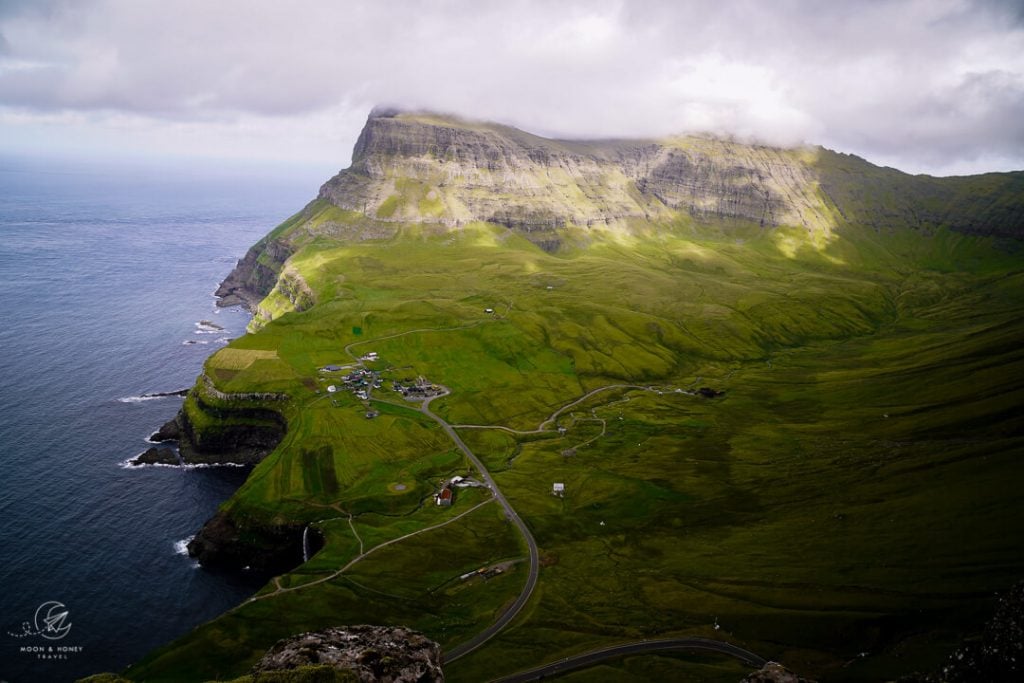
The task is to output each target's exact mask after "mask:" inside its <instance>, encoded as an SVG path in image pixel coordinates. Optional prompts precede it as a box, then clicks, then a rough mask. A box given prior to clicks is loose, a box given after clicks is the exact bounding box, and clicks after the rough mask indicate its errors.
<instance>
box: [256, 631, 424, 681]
mask: <svg viewBox="0 0 1024 683" xmlns="http://www.w3.org/2000/svg"><path fill="white" fill-rule="evenodd" d="M316 664H328V665H330V666H331V667H333V668H334V669H337V670H341V671H351V672H352V673H354V674H355V676H356V679H357V680H359V681H365V682H366V683H369V682H371V681H382V682H385V683H430V682H442V681H444V673H443V672H442V671H441V646H440V645H438V644H437V643H435V642H434V641H432V640H430V639H429V638H427V637H426V636H424V635H423V634H421V633H418V632H416V631H413V630H410V629H407V628H402V627H390V626H365V625H363V626H346V627H338V628H328V629H325V630H323V631H316V632H313V633H302V634H300V635H297V636H292V637H291V638H286V639H284V640H281V641H278V642H277V643H276V644H275V645H274V646H273V647H272V648H270V649H269V650H268V651H267V653H266V654H265V655H263V658H262V659H261V660H260V661H259V662H257V664H256V666H254V667H253V669H252V671H253V674H254V675H256V677H257V679H258V677H259V674H262V673H265V672H270V671H281V670H291V669H298V668H300V667H306V666H310V665H316Z"/></svg>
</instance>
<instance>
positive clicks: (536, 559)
mask: <svg viewBox="0 0 1024 683" xmlns="http://www.w3.org/2000/svg"><path fill="white" fill-rule="evenodd" d="M447 395H448V390H447V389H445V391H444V393H441V394H438V395H437V396H431V397H430V398H427V399H425V400H424V401H423V403H422V404H420V410H421V411H422V412H423V414H424V415H426V416H427V417H429V418H430V419H432V420H434V421H435V422H437V423H438V424H439V425H441V429H443V430H444V432H445V434H447V435H448V437H449V438H450V439H451V440H452V441H453V442H454V443H455V445H456V446H458V447H459V450H460V451H462V452H463V454H464V455H465V456H466V457H467V458H469V461H470V462H471V463H473V465H474V466H475V467H476V468H477V470H478V471H479V472H480V478H481V479H483V481H484V483H485V484H486V485H487V488H489V489H490V490H491V493H493V494H494V499H495V500H497V501H498V503H499V504H500V505H501V507H502V508H504V510H505V517H506V518H508V520H509V521H510V522H512V523H513V524H515V525H516V528H517V529H519V533H520V534H522V535H523V539H524V540H525V541H526V546H527V549H528V551H529V555H530V568H529V574H527V577H526V584H525V585H524V586H523V590H522V591H520V593H519V596H518V597H517V598H516V599H515V602H513V603H512V604H511V605H510V606H509V608H508V609H506V610H505V612H504V613H502V615H501V616H500V617H498V619H497V620H496V621H495V622H494V623H493V624H491V625H490V626H488V627H487V628H485V629H484V630H483V631H481V632H480V633H478V634H476V635H475V636H473V637H472V638H470V639H469V640H467V641H466V642H464V643H460V644H459V645H456V646H455V647H453V648H452V649H451V650H449V651H448V652H446V653H445V655H444V662H445V664H450V663H451V662H454V661H455V660H456V659H458V658H459V657H464V656H465V655H467V654H469V653H470V652H472V651H473V650H475V649H477V648H478V647H480V646H481V645H483V644H484V643H486V642H487V641H488V640H490V639H491V638H493V637H494V636H496V635H498V633H499V632H500V631H501V630H502V629H503V628H505V626H506V625H508V623H509V622H510V621H512V620H513V619H515V617H516V615H517V614H519V612H520V611H521V610H522V609H523V607H524V606H525V605H526V602H527V601H528V600H529V599H530V596H531V595H533V589H534V588H535V587H536V586H537V577H538V575H539V574H540V551H538V550H537V541H536V540H534V538H533V534H532V533H530V529H529V527H527V526H526V522H524V521H523V519H522V518H521V517H520V516H519V515H518V514H517V513H516V511H515V510H514V509H513V508H512V505H511V504H510V503H509V502H508V499H507V498H505V494H503V493H502V492H501V489H499V488H498V485H497V484H495V483H494V479H493V478H491V473H490V472H488V471H487V468H486V467H484V464H483V463H482V462H480V459H479V458H478V457H476V455H474V453H473V451H471V450H470V449H469V446H467V445H466V444H465V442H464V441H463V440H462V439H461V438H460V437H459V435H458V434H456V433H455V429H454V428H453V427H452V426H451V425H450V424H448V423H447V422H446V421H445V420H444V419H443V418H442V417H440V416H439V415H437V414H436V413H434V412H433V411H431V410H430V402H431V401H433V400H434V399H435V398H441V397H443V396H447Z"/></svg>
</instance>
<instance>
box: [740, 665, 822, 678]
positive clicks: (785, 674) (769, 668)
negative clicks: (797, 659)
mask: <svg viewBox="0 0 1024 683" xmlns="http://www.w3.org/2000/svg"><path fill="white" fill-rule="evenodd" d="M740 683H814V681H812V680H810V679H807V678H801V677H800V676H797V675H796V674H795V673H793V672H792V671H790V670H789V669H787V668H786V667H784V666H782V665H781V664H779V663H778V662H768V663H767V664H765V665H764V666H763V667H761V668H760V669H758V670H757V671H755V672H754V673H752V674H750V675H749V676H747V677H746V678H744V679H743V680H742V681H740Z"/></svg>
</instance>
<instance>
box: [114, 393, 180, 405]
mask: <svg viewBox="0 0 1024 683" xmlns="http://www.w3.org/2000/svg"><path fill="white" fill-rule="evenodd" d="M158 398H168V397H167V396H150V395H148V394H143V395H142V396H125V397H124V398H119V399H117V400H118V401H120V402H121V403H142V402H143V401H155V400H157V399H158Z"/></svg>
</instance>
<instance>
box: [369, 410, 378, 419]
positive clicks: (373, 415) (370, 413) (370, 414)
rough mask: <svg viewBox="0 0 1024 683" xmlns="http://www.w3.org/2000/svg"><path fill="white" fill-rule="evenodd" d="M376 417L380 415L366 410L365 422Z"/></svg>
mask: <svg viewBox="0 0 1024 683" xmlns="http://www.w3.org/2000/svg"><path fill="white" fill-rule="evenodd" d="M378 415H380V413H379V412H377V411H376V410H367V411H366V419H367V420H372V419H373V418H375V417H377V416H378Z"/></svg>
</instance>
